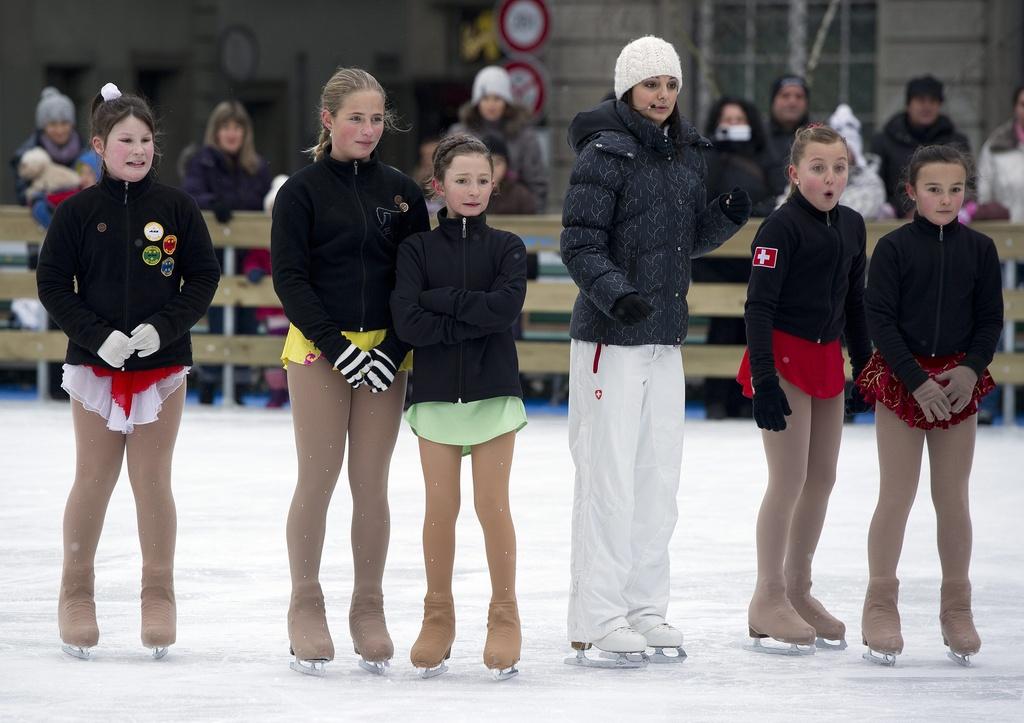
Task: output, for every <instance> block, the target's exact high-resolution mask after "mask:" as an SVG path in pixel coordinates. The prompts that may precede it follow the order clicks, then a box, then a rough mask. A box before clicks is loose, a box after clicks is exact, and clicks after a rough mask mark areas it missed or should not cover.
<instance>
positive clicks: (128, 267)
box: [121, 181, 132, 371]
mask: <svg viewBox="0 0 1024 723" xmlns="http://www.w3.org/2000/svg"><path fill="white" fill-rule="evenodd" d="M124 232H125V254H124V328H125V330H127V329H128V305H129V304H128V294H129V290H130V289H131V282H130V279H129V276H131V273H132V227H131V219H130V214H129V213H128V181H125V182H124ZM126 363H127V362H126ZM125 366H126V364H122V365H121V370H122V371H124V368H125Z"/></svg>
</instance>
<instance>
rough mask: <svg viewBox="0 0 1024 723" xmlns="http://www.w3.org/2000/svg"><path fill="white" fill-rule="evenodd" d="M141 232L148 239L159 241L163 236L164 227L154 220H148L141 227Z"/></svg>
mask: <svg viewBox="0 0 1024 723" xmlns="http://www.w3.org/2000/svg"><path fill="white" fill-rule="evenodd" d="M143 233H144V234H145V235H146V238H148V239H149V240H150V241H159V240H160V239H162V238H163V237H164V227H163V226H161V225H160V224H158V223H157V222H156V221H150V222H149V223H147V224H146V227H145V228H144V229H143Z"/></svg>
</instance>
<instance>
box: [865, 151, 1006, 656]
mask: <svg viewBox="0 0 1024 723" xmlns="http://www.w3.org/2000/svg"><path fill="white" fill-rule="evenodd" d="M971 175H972V174H971V164H970V161H969V160H968V159H967V157H966V156H964V155H963V154H962V153H961V152H960V151H958V150H956V149H955V148H953V147H951V146H925V147H922V148H920V149H918V150H917V151H916V152H915V153H914V156H913V157H912V158H911V161H910V165H909V166H908V169H907V184H906V192H907V195H908V196H909V197H910V200H911V201H912V202H914V203H916V204H917V213H916V214H915V217H914V220H913V221H912V222H911V223H908V224H906V225H905V226H902V227H900V228H898V229H896V230H895V231H893V232H892V233H889V234H886V235H885V236H884V237H882V239H881V240H880V241H879V242H878V247H877V248H876V249H875V253H874V254H873V255H872V257H871V269H870V273H869V275H868V288H867V292H866V296H865V304H866V308H867V319H868V328H869V330H870V332H871V337H872V339H873V340H874V342H875V346H876V348H877V350H878V351H876V352H875V354H874V355H873V356H872V357H871V361H870V362H869V363H868V364H867V366H866V367H865V368H864V370H863V371H862V372H861V373H860V375H859V376H858V377H857V386H858V388H859V392H860V394H861V395H863V398H864V399H865V400H866V401H867V402H869V403H874V405H875V424H876V430H877V436H878V461H879V467H880V472H881V476H880V490H879V498H878V506H877V507H876V508H875V514H874V517H873V518H872V519H871V529H870V532H869V534H868V566H869V571H870V580H869V582H868V590H867V595H866V597H865V599H864V616H863V621H862V632H863V639H864V644H865V645H867V646H868V647H869V649H870V651H872V652H869V653H866V654H865V657H866V658H867V659H869V660H873V661H875V662H881V663H883V664H887V665H892V664H894V663H895V659H896V658H895V656H896V655H898V654H900V653H901V652H902V651H903V637H902V635H901V632H900V618H899V612H898V610H897V608H896V602H897V597H898V590H899V580H898V579H897V578H896V566H897V564H898V562H899V558H900V552H901V550H902V548H903V535H904V532H905V530H906V526H907V517H908V516H909V514H910V508H911V507H912V506H913V503H914V497H915V495H916V494H917V483H918V478H919V476H920V473H921V456H922V451H923V448H924V445H925V443H927V445H928V459H929V463H930V465H931V488H932V501H933V502H934V504H935V512H936V517H937V522H938V546H939V560H940V562H941V564H942V588H941V608H940V609H941V612H940V615H939V619H940V622H941V625H942V637H943V642H945V643H946V644H947V645H948V646H949V649H950V654H951V655H952V656H953V657H954V658H955V659H956V660H957V662H960V663H962V664H967V663H968V662H969V660H968V656H970V655H973V654H974V653H977V652H978V650H979V649H980V648H981V640H980V638H979V637H978V632H977V630H975V628H974V622H973V617H972V614H971V583H970V580H969V576H968V570H969V567H970V562H971V517H970V511H969V508H968V483H969V479H970V473H971V463H972V460H973V455H974V439H975V435H976V433H977V424H978V422H977V416H976V413H977V411H978V401H979V400H980V399H981V397H983V396H984V395H985V394H988V392H990V391H991V390H992V389H993V388H994V386H995V385H994V383H993V381H992V377H991V376H990V375H989V373H988V370H987V369H986V367H987V366H988V364H989V363H990V362H991V361H992V356H993V354H995V349H996V344H997V343H998V341H999V334H1000V332H1001V330H1002V326H1003V297H1002V285H1001V276H1000V271H999V257H998V254H997V253H996V248H995V245H994V244H993V243H992V239H990V238H989V237H988V236H985V235H984V234H981V233H978V232H977V231H973V230H972V229H969V228H967V227H966V226H962V225H960V223H959V222H958V221H957V214H958V213H959V211H960V207H961V206H962V205H963V202H964V193H965V190H966V188H967V186H968V183H969V181H970V179H971ZM876 653H878V654H881V655H880V656H879V655H876Z"/></svg>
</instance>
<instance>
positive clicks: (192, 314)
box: [36, 83, 220, 658]
mask: <svg viewBox="0 0 1024 723" xmlns="http://www.w3.org/2000/svg"><path fill="white" fill-rule="evenodd" d="M155 135H156V128H155V123H154V121H153V112H152V111H151V110H150V108H149V106H148V105H147V103H146V101H145V100H143V99H142V98H139V97H137V96H133V95H121V92H120V91H119V90H117V87H116V86H114V85H113V84H112V83H108V84H107V85H105V86H104V87H103V90H102V92H101V95H99V96H97V97H96V99H95V101H94V102H93V112H92V147H93V150H95V151H96V153H97V154H99V156H100V157H101V158H102V160H103V172H102V178H101V179H100V181H99V183H98V184H97V185H95V186H92V187H91V188H87V189H85V190H83V191H81V192H80V193H78V194H76V195H74V196H72V197H71V198H69V199H67V200H65V201H64V202H63V203H61V204H60V206H58V207H57V211H56V214H55V215H54V218H53V222H52V223H51V225H50V227H49V230H48V231H47V234H46V241H45V242H44V244H43V248H42V251H41V253H40V256H39V269H38V272H37V275H36V279H37V283H38V287H39V299H40V301H42V303H43V305H44V306H45V307H46V310H47V311H48V312H49V313H50V315H51V316H52V317H53V318H54V319H55V320H56V322H57V323H58V324H59V325H60V328H61V329H63V330H64V333H66V334H67V335H68V351H67V356H66V357H65V360H66V364H65V365H64V380H63V387H64V389H65V390H67V392H68V394H70V395H71V418H72V421H73V423H74V427H75V439H76V448H77V458H76V464H75V481H74V485H73V486H72V488H71V494H70V495H69V496H68V501H67V506H66V508H65V510H64V566H63V575H62V578H61V588H60V602H59V605H58V625H59V628H60V636H61V640H62V641H63V642H64V646H63V647H64V650H65V652H67V653H69V654H70V655H73V656H75V657H79V658H88V657H89V655H90V651H89V649H90V648H91V647H92V646H94V645H96V643H97V641H98V640H99V629H98V627H97V624H96V606H95V603H94V601H93V581H94V574H93V569H94V561H95V557H96V546H97V544H98V542H99V537H100V532H101V531H102V526H103V519H104V516H105V515H106V510H107V503H108V502H109V501H110V495H111V493H112V492H113V490H114V485H115V484H116V483H117V479H118V476H119V475H120V472H121V463H122V460H123V459H124V457H125V454H126V453H127V457H128V477H129V480H130V481H131V485H132V491H133V493H134V495H135V506H136V511H137V515H138V522H139V542H140V544H141V546H142V594H141V597H142V643H143V645H145V646H146V647H148V648H152V649H153V654H154V656H155V657H157V658H160V657H163V655H164V654H165V653H166V652H167V647H168V646H169V645H171V644H172V643H174V641H175V633H176V622H175V621H176V610H175V601H174V575H173V572H174V543H175V536H176V525H177V522H176V514H175V508H174V497H173V496H172V494H171V458H172V455H173V452H174V442H175V439H176V438H177V435H178V426H179V423H180V422H181V412H182V408H183V406H184V403H185V375H186V373H187V372H188V369H189V366H190V365H191V364H192V344H191V339H190V338H189V329H191V328H192V325H193V324H195V323H196V322H197V321H198V320H199V319H200V318H201V317H202V316H203V314H205V313H206V309H207V307H208V306H209V305H210V301H211V300H212V299H213V294H214V292H215V291H216V289H217V281H218V279H219V278H220V267H219V266H218V265H217V259H216V257H215V256H214V253H213V246H212V244H211V243H210V234H209V232H208V231H207V229H206V224H205V223H204V222H203V218H202V215H201V214H200V212H199V208H198V207H197V206H196V204H195V201H193V200H192V199H191V198H190V197H189V196H188V195H186V194H185V193H183V192H182V191H179V190H178V189H175V188H170V187H169V186H164V185H162V184H160V183H157V182H156V181H155V180H154V175H155V174H154V172H153V171H152V166H153V156H154V153H155V149H154V145H155V143H154V136H155Z"/></svg>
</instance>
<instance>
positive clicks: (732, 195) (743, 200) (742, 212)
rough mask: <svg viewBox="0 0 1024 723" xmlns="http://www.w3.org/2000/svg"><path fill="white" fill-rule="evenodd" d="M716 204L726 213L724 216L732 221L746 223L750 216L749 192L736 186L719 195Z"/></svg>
mask: <svg viewBox="0 0 1024 723" xmlns="http://www.w3.org/2000/svg"><path fill="white" fill-rule="evenodd" d="M718 205H719V206H720V207H721V209H722V213H724V214H725V215H726V218H728V219H729V220H730V221H732V222H733V223H740V224H742V223H746V222H747V219H748V218H750V209H751V208H752V205H751V203H750V194H748V193H747V192H746V191H744V190H743V189H742V188H739V187H738V186H737V187H736V188H734V189H732V190H731V191H729V192H728V193H723V194H722V195H721V196H719V197H718Z"/></svg>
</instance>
